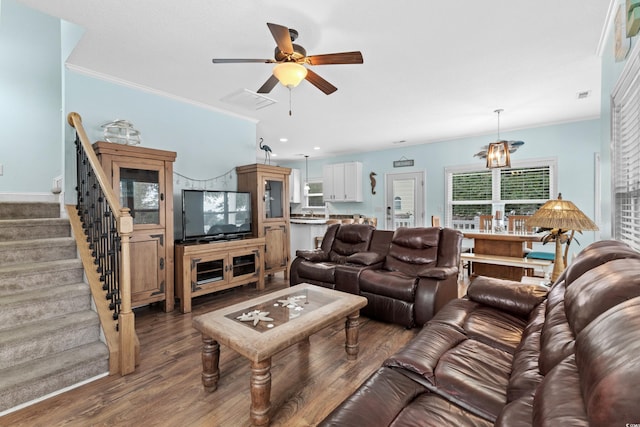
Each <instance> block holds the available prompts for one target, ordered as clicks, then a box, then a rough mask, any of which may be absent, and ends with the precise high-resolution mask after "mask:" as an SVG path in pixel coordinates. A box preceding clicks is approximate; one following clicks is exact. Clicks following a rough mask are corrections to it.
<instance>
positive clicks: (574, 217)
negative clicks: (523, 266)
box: [526, 194, 598, 282]
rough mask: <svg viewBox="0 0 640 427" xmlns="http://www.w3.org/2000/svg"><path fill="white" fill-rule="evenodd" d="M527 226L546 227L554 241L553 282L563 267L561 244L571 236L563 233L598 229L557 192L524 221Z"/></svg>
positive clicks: (568, 240)
mask: <svg viewBox="0 0 640 427" xmlns="http://www.w3.org/2000/svg"><path fill="white" fill-rule="evenodd" d="M526 223H527V226H528V227H540V228H547V229H549V230H551V231H550V234H549V235H550V236H551V240H555V242H556V251H555V261H554V263H553V272H552V273H551V280H552V281H553V282H555V281H556V280H557V279H558V277H559V276H560V274H562V272H563V271H564V269H565V265H564V260H563V257H562V244H563V243H565V242H568V243H570V240H571V237H569V236H567V235H566V234H565V233H567V232H569V231H579V232H581V231H583V230H584V231H590V230H593V231H595V230H598V226H597V225H596V224H595V223H594V222H593V221H591V220H590V219H589V217H587V216H586V215H585V214H584V213H583V212H582V211H581V210H580V209H578V207H577V206H576V205H574V204H573V203H572V202H570V201H568V200H563V199H562V194H558V198H557V199H556V200H549V201H548V202H546V203H545V204H544V205H542V207H540V209H538V210H537V211H536V212H535V213H534V214H533V215H532V216H531V217H530V218H528V219H527V221H526Z"/></svg>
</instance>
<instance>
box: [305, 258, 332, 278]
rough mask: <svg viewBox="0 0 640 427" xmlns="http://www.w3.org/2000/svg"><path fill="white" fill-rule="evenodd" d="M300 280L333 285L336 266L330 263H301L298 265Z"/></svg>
mask: <svg viewBox="0 0 640 427" xmlns="http://www.w3.org/2000/svg"><path fill="white" fill-rule="evenodd" d="M298 275H299V276H300V277H301V278H303V279H304V278H306V279H310V280H314V281H317V282H324V283H335V275H336V265H335V264H334V263H332V262H312V261H306V260H305V261H302V262H301V263H300V264H299V265H298Z"/></svg>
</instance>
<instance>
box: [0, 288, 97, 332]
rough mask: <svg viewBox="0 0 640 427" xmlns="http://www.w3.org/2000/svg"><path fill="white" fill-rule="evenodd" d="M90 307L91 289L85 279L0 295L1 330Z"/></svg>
mask: <svg viewBox="0 0 640 427" xmlns="http://www.w3.org/2000/svg"><path fill="white" fill-rule="evenodd" d="M89 307H90V290H89V286H88V285H87V284H86V283H71V284H67V285H60V286H53V287H49V288H45V289H43V290H36V291H29V292H21V293H18V294H13V295H6V296H4V297H2V298H1V299H0V330H3V329H8V328H13V327H16V326H20V325H24V324H27V323H30V322H36V321H40V320H45V319H51V318H53V317H56V316H59V315H62V314H65V313H72V312H75V311H81V310H86V309H88V308H89Z"/></svg>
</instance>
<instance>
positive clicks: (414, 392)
mask: <svg viewBox="0 0 640 427" xmlns="http://www.w3.org/2000/svg"><path fill="white" fill-rule="evenodd" d="M423 393H427V390H426V389H425V387H424V386H422V385H420V384H418V383H417V382H415V381H413V380H411V379H409V378H408V377H407V376H406V375H403V374H402V373H400V372H399V371H396V370H393V369H389V368H384V367H383V368H380V369H378V370H377V371H376V372H375V373H373V374H372V375H371V376H370V377H369V378H368V379H367V380H366V381H365V382H364V384H362V385H361V386H360V388H358V390H357V391H356V392H355V393H353V394H352V395H351V396H350V397H349V398H348V399H347V400H345V401H344V402H342V403H341V404H340V406H338V407H337V408H336V409H334V410H333V412H332V413H331V414H329V415H328V416H327V418H325V419H324V421H322V422H321V423H320V424H319V426H320V427H329V426H336V427H344V426H374V425H385V426H388V425H391V424H392V423H393V420H394V419H395V418H396V417H397V416H398V414H399V413H400V412H401V411H402V410H403V408H405V407H406V406H407V405H408V404H409V403H410V402H412V401H413V400H414V399H415V398H416V396H419V395H421V394H423Z"/></svg>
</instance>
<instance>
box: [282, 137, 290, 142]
mask: <svg viewBox="0 0 640 427" xmlns="http://www.w3.org/2000/svg"><path fill="white" fill-rule="evenodd" d="M287 141H289V140H288V139H287V138H280V142H287Z"/></svg>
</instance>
